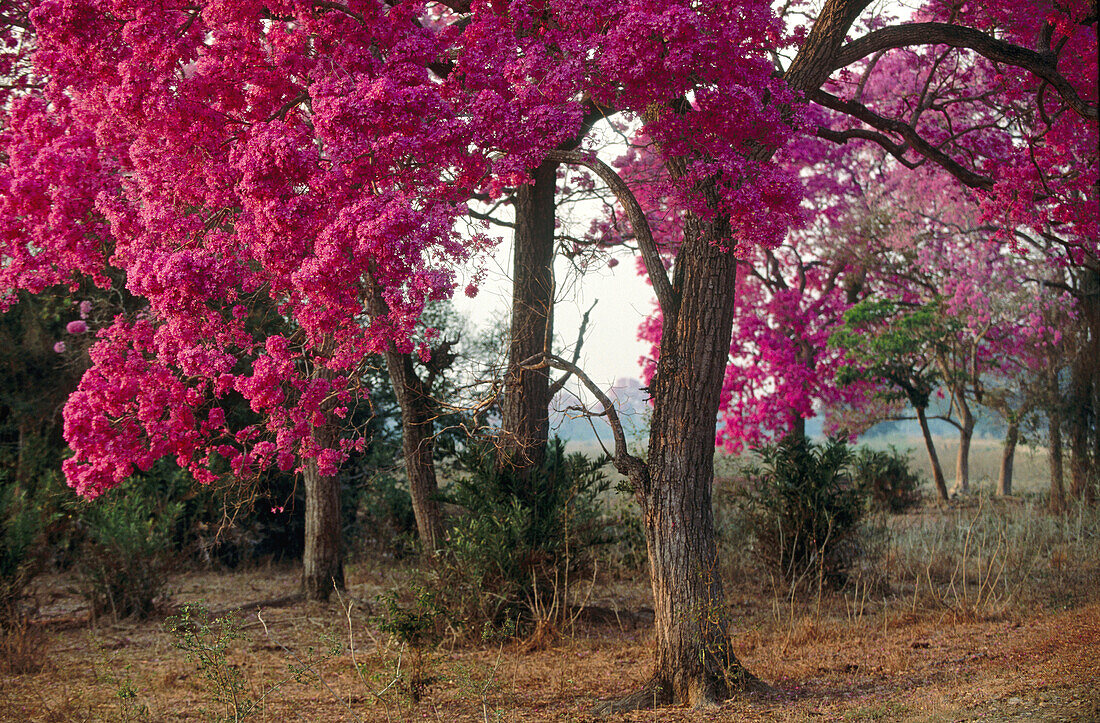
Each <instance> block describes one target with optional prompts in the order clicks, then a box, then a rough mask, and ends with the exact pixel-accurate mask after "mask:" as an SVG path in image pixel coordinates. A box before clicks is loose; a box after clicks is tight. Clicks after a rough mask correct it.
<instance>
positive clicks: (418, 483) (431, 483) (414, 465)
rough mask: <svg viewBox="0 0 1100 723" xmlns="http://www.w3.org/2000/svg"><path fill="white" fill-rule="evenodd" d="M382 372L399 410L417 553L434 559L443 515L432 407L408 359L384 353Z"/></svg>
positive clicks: (389, 351)
mask: <svg viewBox="0 0 1100 723" xmlns="http://www.w3.org/2000/svg"><path fill="white" fill-rule="evenodd" d="M385 357H386V368H387V370H388V371H389V375H390V381H391V382H392V383H393V389H394V393H395V394H396V396H397V403H398V405H399V406H400V407H401V449H402V453H403V454H404V458H405V475H406V476H407V477H408V480H409V496H410V497H411V498H412V507H413V515H414V516H415V517H416V531H417V534H418V535H419V536H420V549H421V551H422V552H423V553H424V554H425V555H427V556H429V557H434V556H435V552H436V551H437V550H438V549H439V548H440V547H441V546H442V543H443V515H442V514H441V512H440V510H439V501H438V497H439V485H438V483H437V481H436V477H435V459H434V453H435V441H434V434H435V430H434V420H435V416H436V407H435V403H434V402H433V400H432V398H431V395H430V394H429V392H428V390H427V389H426V388H425V385H424V382H423V380H422V379H421V378H420V376H419V375H418V374H417V373H416V369H415V368H414V367H413V362H412V357H411V356H410V355H408V354H401V353H399V352H397V351H395V350H394V349H392V348H391V349H390V350H388V351H387V352H386V353H385Z"/></svg>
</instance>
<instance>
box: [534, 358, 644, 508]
mask: <svg viewBox="0 0 1100 723" xmlns="http://www.w3.org/2000/svg"><path fill="white" fill-rule="evenodd" d="M520 366H521V367H522V368H523V369H528V370H534V369H544V368H546V367H550V368H552V369H560V370H561V371H563V372H568V373H569V374H572V375H574V376H576V377H577V379H579V380H580V381H581V383H582V384H584V386H585V388H586V389H588V391H589V392H591V393H592V396H594V397H596V399H597V401H599V403H600V405H601V406H603V414H601V415H600V416H606V417H607V423H608V424H610V425H611V433H612V435H613V436H614V438H615V456H614V457H613V459H612V461H613V462H614V463H615V469H617V470H619V472H621V473H622V474H624V475H626V476H627V477H628V478H629V479H630V481H631V482H632V483H633V484H634V485H635V487H638V488H640V489H639V490H638V492H639V494H638V495H637V497H638V499H639V500H640V501H644V499H646V498H645V496H644V495H645V493H647V492H648V489H649V467H648V466H647V465H646V463H645V462H643V461H642V460H640V459H638V458H637V457H635V456H634V455H632V454H631V453H630V452H629V450H628V449H627V446H626V434H625V433H624V432H623V425H622V422H621V421H620V420H619V413H618V412H617V411H615V405H614V404H613V403H612V401H611V399H610V398H608V396H607V395H606V394H604V392H603V390H602V389H600V388H599V386H597V385H596V383H595V382H593V381H592V379H591V377H589V376H588V375H587V374H585V373H584V371H583V370H582V369H581V368H580V367H578V366H577V365H576V364H573V363H571V362H568V361H566V360H565V359H562V358H561V357H559V356H554V355H553V354H546V353H542V354H536V355H534V356H532V357H530V358H528V359H525V360H524V361H523V362H522V363H521V364H520Z"/></svg>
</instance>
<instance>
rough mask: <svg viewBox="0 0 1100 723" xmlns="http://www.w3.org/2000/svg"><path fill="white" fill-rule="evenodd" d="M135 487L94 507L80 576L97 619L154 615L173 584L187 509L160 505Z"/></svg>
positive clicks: (86, 514)
mask: <svg viewBox="0 0 1100 723" xmlns="http://www.w3.org/2000/svg"><path fill="white" fill-rule="evenodd" d="M129 491H130V490H129V485H123V486H122V487H119V488H117V489H115V490H113V491H112V492H110V493H108V495H107V496H108V499H104V500H97V501H95V502H92V503H89V505H88V507H87V509H86V510H85V512H84V524H85V525H86V528H87V537H86V538H85V541H84V548H83V552H82V554H81V557H80V560H79V561H78V562H77V565H76V569H77V575H78V578H79V580H80V587H81V593H82V594H83V595H84V597H85V599H87V601H88V604H89V605H90V606H91V609H92V614H93V615H101V614H104V613H110V614H111V615H112V616H113V617H114V618H116V619H118V618H124V617H129V616H131V615H135V616H137V617H146V616H148V615H149V614H150V613H151V612H152V611H153V608H154V603H155V601H156V599H157V598H158V597H159V596H160V595H161V594H162V593H163V592H164V588H165V585H166V584H167V575H168V563H169V553H170V552H171V551H172V547H173V545H172V540H173V536H174V535H173V533H174V531H175V525H176V521H177V519H178V517H179V515H180V510H181V505H180V503H178V502H170V503H166V504H161V505H154V504H153V502H152V501H151V500H150V499H149V497H147V496H144V495H140V494H129Z"/></svg>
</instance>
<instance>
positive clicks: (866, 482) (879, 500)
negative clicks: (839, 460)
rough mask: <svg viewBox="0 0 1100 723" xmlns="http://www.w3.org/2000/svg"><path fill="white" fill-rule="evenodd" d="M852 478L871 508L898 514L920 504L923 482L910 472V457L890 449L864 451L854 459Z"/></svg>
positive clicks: (866, 449) (864, 448)
mask: <svg viewBox="0 0 1100 723" xmlns="http://www.w3.org/2000/svg"><path fill="white" fill-rule="evenodd" d="M852 478H853V480H854V481H855V484H856V487H858V488H859V489H860V490H862V491H863V493H864V494H865V495H867V496H868V498H869V499H870V502H871V505H872V507H874V508H875V509H877V510H880V511H883V512H892V513H894V514H898V513H900V512H904V511H905V510H907V509H909V508H910V507H913V506H914V505H917V504H919V503H920V493H919V492H918V491H917V488H918V487H919V486H920V478H919V477H917V475H916V473H915V472H913V471H912V470H911V469H909V455H907V454H904V453H902V452H899V451H898V450H896V449H894V448H893V447H890V449H889V451H885V450H884V451H876V450H873V449H870V448H868V447H862V448H860V449H859V451H858V452H856V454H855V456H854V457H853V458H852Z"/></svg>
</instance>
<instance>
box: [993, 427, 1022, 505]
mask: <svg viewBox="0 0 1100 723" xmlns="http://www.w3.org/2000/svg"><path fill="white" fill-rule="evenodd" d="M1019 440H1020V425H1019V423H1017V422H1009V423H1008V432H1006V433H1005V443H1004V447H1003V449H1002V450H1001V469H1000V472H999V473H998V475H997V494H998V495H1000V496H1001V497H1007V496H1009V495H1010V494H1012V463H1013V461H1014V460H1015V459H1016V443H1017V442H1018V441H1019Z"/></svg>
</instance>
